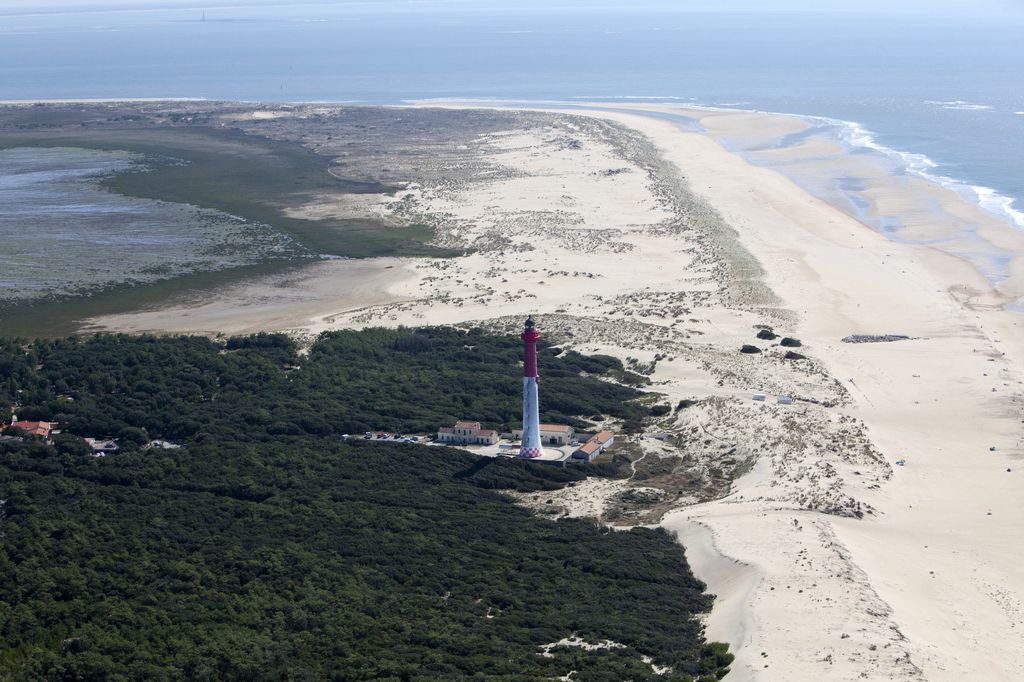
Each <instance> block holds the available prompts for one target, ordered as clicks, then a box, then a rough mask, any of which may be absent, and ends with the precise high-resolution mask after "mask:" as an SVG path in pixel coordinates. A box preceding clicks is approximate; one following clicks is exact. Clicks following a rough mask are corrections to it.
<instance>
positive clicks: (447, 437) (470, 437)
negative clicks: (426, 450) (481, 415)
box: [437, 421, 498, 445]
mask: <svg viewBox="0 0 1024 682" xmlns="http://www.w3.org/2000/svg"><path fill="white" fill-rule="evenodd" d="M437 441H438V442H439V443H451V444H452V445H494V444H495V443H497V442H498V432H497V431H494V430H493V429H485V428H483V427H482V426H481V425H480V422H470V421H457V422H455V426H442V427H441V428H440V429H438V430H437Z"/></svg>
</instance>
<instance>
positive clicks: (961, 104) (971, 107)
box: [925, 99, 992, 111]
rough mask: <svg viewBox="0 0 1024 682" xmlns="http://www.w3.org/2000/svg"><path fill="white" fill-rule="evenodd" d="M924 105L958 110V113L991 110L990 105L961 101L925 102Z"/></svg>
mask: <svg viewBox="0 0 1024 682" xmlns="http://www.w3.org/2000/svg"><path fill="white" fill-rule="evenodd" d="M925 104H931V105H933V106H937V107H942V108H943V109H959V110H960V111H989V110H991V109H992V105H991V104H976V103H974V102H965V101H964V100H962V99H957V100H953V101H952V102H939V101H936V100H925Z"/></svg>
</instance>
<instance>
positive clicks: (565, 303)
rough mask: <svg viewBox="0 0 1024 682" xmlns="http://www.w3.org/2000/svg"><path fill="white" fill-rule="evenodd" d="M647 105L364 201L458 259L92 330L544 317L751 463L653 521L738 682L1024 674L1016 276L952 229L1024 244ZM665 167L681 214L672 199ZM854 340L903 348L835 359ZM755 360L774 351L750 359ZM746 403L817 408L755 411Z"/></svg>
mask: <svg viewBox="0 0 1024 682" xmlns="http://www.w3.org/2000/svg"><path fill="white" fill-rule="evenodd" d="M447 106H458V105H455V104H451V105H447ZM467 106H468V105H467ZM473 106H480V105H479V104H476V103H474V104H473ZM625 109H632V110H634V111H624V110H625ZM545 111H547V112H548V113H551V110H545ZM646 111H650V112H655V113H665V112H667V111H671V112H676V113H679V112H681V111H682V110H680V109H677V108H674V107H665V106H659V105H649V106H648V105H631V106H630V107H623V106H617V107H616V109H615V110H614V111H612V110H607V109H602V108H600V107H598V106H596V105H595V106H594V107H591V108H589V109H585V110H584V109H579V108H573V109H566V110H565V111H564V113H565V114H566V116H567V118H562V119H559V120H557V121H555V122H548V123H545V124H543V125H537V126H535V127H530V128H525V129H519V130H510V131H508V132H507V133H506V134H501V135H492V136H488V137H486V138H485V139H481V140H479V147H480V150H481V154H484V155H486V157H487V158H488V160H489V161H490V162H492V163H496V164H499V165H501V166H502V167H504V168H507V169H509V172H508V173H507V174H505V175H502V176H500V177H480V178H479V179H477V180H476V181H474V182H473V183H470V184H469V185H468V186H464V187H441V186H438V187H420V186H410V187H409V188H407V189H406V190H405V191H404V192H399V193H398V196H397V197H380V199H379V202H380V205H379V210H381V211H384V212H389V213H391V214H392V215H394V216H395V217H396V218H397V219H404V220H409V221H414V220H424V219H433V220H434V223H436V224H437V225H438V226H439V230H440V241H441V243H443V244H445V245H460V246H469V247H474V248H476V249H477V250H476V251H475V252H474V253H472V254H471V255H468V256H465V257H462V258H458V259H449V260H405V261H396V262H394V263H391V262H389V263H388V264H389V265H392V266H394V267H393V268H391V269H382V268H381V267H378V265H376V264H373V265H371V264H366V265H364V266H362V267H364V268H368V269H367V270H366V273H364V274H365V275H366V277H365V278H364V277H363V275H359V279H358V280H355V281H358V282H359V284H358V285H357V286H354V287H352V288H351V292H350V291H349V289H347V288H345V287H351V284H352V282H353V281H354V280H353V272H351V271H348V270H346V269H345V268H352V267H356V266H353V265H346V266H344V267H343V266H331V265H329V264H325V265H324V266H323V267H324V269H325V272H322V273H319V274H321V275H324V278H321V279H320V280H319V281H318V283H316V284H312V283H310V282H311V281H312V280H310V281H309V282H307V283H306V284H303V285H302V289H303V290H304V291H306V292H307V293H308V295H307V296H305V297H304V298H302V299H301V300H302V304H301V305H289V303H288V301H289V299H288V297H289V296H293V295H294V294H293V293H292V292H291V290H290V289H288V287H284V290H285V291H284V292H282V291H277V292H276V293H274V291H273V287H271V286H269V285H261V287H262V288H261V289H259V291H260V292H264V293H267V292H269V293H267V300H266V301H264V302H263V303H258V302H257V304H249V305H248V307H239V301H241V300H243V299H246V298H249V297H250V293H247V291H246V289H245V288H244V287H243V288H241V289H239V290H237V291H233V292H228V295H225V296H222V297H217V298H216V299H215V300H213V301H208V302H205V303H204V304H203V306H202V307H196V306H190V305H185V306H178V307H176V308H172V309H164V310H157V311H146V312H142V313H133V314H127V315H119V316H116V317H108V318H98V319H95V320H93V321H92V324H93V325H94V328H100V329H121V330H131V331H145V330H153V331H203V332H215V331H224V332H240V331H251V330H255V329H261V328H265V329H290V330H293V331H295V332H297V333H302V334H315V333H317V332H319V331H322V330H326V329H332V328H337V327H361V326H369V325H398V324H406V325H423V324H446V323H464V322H470V321H482V322H484V323H486V324H488V325H491V326H493V327H494V328H497V329H509V330H511V329H513V328H515V326H516V325H517V324H518V323H519V322H520V321H521V318H522V317H523V316H524V315H525V314H527V313H534V314H535V315H537V316H538V319H539V321H540V326H541V332H542V333H547V334H552V335H555V334H560V335H562V336H563V338H566V339H568V341H567V343H568V345H572V346H573V347H576V348H578V349H580V350H581V351H585V352H594V351H599V352H606V353H612V354H615V355H617V356H619V357H622V358H626V357H632V358H636V359H637V360H638V361H639V362H643V363H646V362H650V361H656V365H655V367H654V371H653V374H652V375H651V378H652V380H653V382H654V384H653V385H652V390H656V391H658V392H660V393H663V394H665V395H666V396H667V400H668V401H670V402H671V403H672V404H673V405H674V404H675V403H676V402H678V401H679V400H680V399H682V398H695V399H698V400H699V401H700V403H699V404H698V405H697V406H696V407H694V408H689V409H687V410H679V411H677V412H675V413H674V414H673V415H672V416H671V417H670V418H669V419H668V420H666V422H665V423H664V424H663V425H662V428H665V429H666V430H669V431H672V432H677V433H680V434H691V433H698V432H701V433H702V434H709V435H711V436H714V438H711V437H707V438H705V437H704V436H703V435H702V436H701V438H697V437H695V436H694V437H693V438H692V440H690V441H687V443H688V444H687V446H686V447H684V454H683V457H684V460H685V461H687V462H688V465H690V466H693V467H695V468H703V469H704V470H709V469H710V468H712V467H715V466H718V465H719V464H720V463H721V462H722V461H723V458H724V455H723V449H724V448H723V446H722V444H726V445H729V446H732V450H733V451H735V452H736V453H737V454H736V455H734V456H733V455H730V456H733V457H740V456H741V455H742V456H744V457H746V458H748V460H749V462H750V463H751V464H752V470H751V472H750V473H749V474H747V475H746V476H744V477H743V478H742V479H740V480H739V481H738V482H737V483H736V484H735V485H734V486H733V488H732V490H731V492H730V494H728V495H727V496H726V497H724V498H722V499H717V500H713V501H705V502H700V503H693V502H697V501H696V500H691V501H690V502H691V504H686V503H685V501H684V500H679V501H678V503H677V504H676V507H678V508H677V510H676V511H672V512H671V513H669V514H668V515H666V516H665V517H664V519H663V520H662V522H661V523H662V525H663V526H665V527H666V528H669V529H672V530H675V531H678V532H679V533H680V535H681V536H682V537H683V539H684V541H686V542H688V543H689V544H690V546H691V549H690V550H689V552H690V558H691V562H692V563H693V565H694V568H695V570H696V571H697V573H698V575H699V576H700V577H702V578H704V579H705V580H706V582H708V584H709V585H710V587H711V589H713V590H714V591H715V592H717V594H718V600H717V601H716V608H715V611H714V612H713V613H712V614H711V617H710V619H709V623H708V632H709V635H710V636H711V637H712V638H714V639H718V640H723V641H728V642H729V643H730V644H731V645H732V646H733V650H734V653H735V654H736V656H737V660H736V664H735V665H734V671H733V673H731V674H730V677H729V678H728V679H734V678H735V679H737V680H749V679H753V680H780V681H781V680H785V681H787V682H790V681H794V680H797V681H808V682H811V681H817V680H864V679H869V680H881V679H927V680H961V679H964V678H967V677H971V678H973V677H982V678H984V679H986V680H1008V681H1009V680H1021V679H1024V565H1022V564H1021V561H1020V557H1021V556H1024V504H1022V503H1021V499H1022V494H1024V479H1022V476H1024V461H1022V457H1021V455H1022V452H1024V450H1022V445H1021V424H1022V419H1024V402H1022V390H1021V389H1022V385H1024V384H1022V380H1024V366H1022V364H1021V363H1022V362H1024V357H1022V356H1021V354H1022V351H1024V345H1022V341H1024V338H1022V332H1024V328H1022V326H1021V320H1024V318H1022V317H1021V316H1020V315H1019V314H1017V313H1011V312H1007V311H1005V310H1004V308H1003V307H1002V306H1003V305H1005V304H1006V303H1008V302H1011V301H1013V300H1015V299H1016V298H1017V297H1019V296H1021V295H1022V294H1024V267H1022V262H1024V261H1022V260H1021V258H1020V257H1019V256H1018V257H1016V258H1015V259H1014V260H1013V261H1012V262H1011V263H1010V265H1009V267H1008V272H1009V273H1010V276H1009V277H1008V278H1006V279H1005V280H1004V281H1003V282H1002V283H1000V284H999V286H997V287H993V286H992V285H991V284H990V282H989V281H987V280H986V278H985V277H983V276H982V275H981V274H980V273H979V272H978V271H977V270H976V269H975V268H974V267H972V265H971V264H970V263H969V262H968V261H966V260H964V259H962V258H960V257H958V256H956V255H953V253H954V252H955V251H957V248H959V247H958V242H957V239H958V237H957V236H956V230H957V225H958V223H957V222H956V221H961V222H969V223H971V224H974V225H977V232H978V234H979V235H981V236H982V237H983V238H984V239H985V240H987V241H988V242H989V243H991V244H999V245H1001V246H1004V247H1005V248H1007V249H1009V250H1010V251H1012V252H1015V253H1024V236H1022V235H1021V234H1020V233H1019V232H1016V231H1014V230H1013V229H1012V228H1011V227H1010V226H1009V225H1008V224H1005V223H1002V222H1001V221H999V220H998V219H996V218H994V217H992V216H989V215H988V214H985V213H984V212H983V211H981V210H980V209H978V208H977V207H974V206H973V205H970V204H968V203H967V202H966V201H964V200H963V199H962V198H961V197H959V196H958V195H957V194H956V193H954V192H952V191H949V190H944V189H942V188H940V187H938V186H933V185H929V184H928V183H925V182H924V181H920V182H917V181H910V180H905V179H904V180H892V181H891V182H890V181H887V179H886V178H885V177H883V176H881V175H877V174H876V175H871V174H870V173H869V172H868V170H865V169H861V170H862V171H863V172H862V175H863V176H864V177H863V179H864V180H865V181H866V182H867V183H868V185H869V189H868V191H869V192H870V194H871V196H872V201H873V205H872V206H871V208H870V209H869V210H873V211H879V212H883V213H885V212H888V213H893V212H902V213H901V214H903V213H905V214H906V215H907V216H908V228H907V229H908V233H909V234H912V235H913V236H914V237H915V238H922V237H923V236H928V235H932V234H934V235H937V236H940V237H942V238H943V239H944V240H945V242H944V243H943V245H944V246H945V247H946V250H942V249H940V248H938V247H937V246H925V245H920V244H912V243H906V242H895V241H892V240H890V239H888V238H886V237H885V236H883V235H881V234H879V233H878V232H876V231H875V230H873V229H871V228H870V227H868V226H867V225H865V224H863V223H861V222H859V221H858V220H857V219H855V218H853V217H851V216H850V215H848V214H847V213H844V212H843V211H841V210H839V209H837V208H836V207H834V206H832V205H830V204H829V203H826V201H824V200H821V199H818V198H815V197H814V196H812V195H811V194H809V193H808V192H807V191H805V190H804V189H802V188H801V187H800V186H798V185H797V184H796V183H795V182H794V181H792V180H790V179H789V178H787V177H786V176H784V175H783V174H781V173H780V172H778V171H777V170H774V169H771V168H767V167H762V166H755V165H752V164H751V163H749V162H748V161H746V160H744V159H743V158H742V157H740V156H739V155H737V154H733V153H730V152H728V151H726V150H725V148H724V147H723V146H722V144H721V142H720V141H719V139H718V137H735V136H741V135H746V136H749V137H757V136H764V137H771V136H778V135H782V134H785V133H786V132H792V131H793V130H799V129H800V126H801V125H803V123H802V122H801V121H800V120H798V119H795V118H792V117H784V116H774V115H767V114H751V113H748V112H726V111H709V110H688V111H685V112H684V113H686V114H687V115H688V116H691V117H692V118H694V119H697V120H699V122H700V125H701V126H702V128H703V129H704V131H705V132H703V133H701V132H696V131H694V130H693V129H687V128H683V127H681V126H680V125H679V124H677V123H675V122H673V121H670V120H665V119H663V118H656V117H650V116H647V115H645V112H646ZM603 122H611V123H614V124H615V125H614V126H608V125H607V123H603ZM620 126H621V128H620ZM645 145H646V146H645ZM651 149H653V150H655V151H656V152H657V153H656V154H654V155H653V156H652V154H651ZM804 151H805V152H806V154H807V157H808V159H809V158H810V157H811V156H814V157H820V156H821V155H822V153H823V151H827V150H824V149H823V148H822V145H821V143H815V145H814V147H813V148H812V149H809V150H804ZM833 151H834V150H833ZM788 153H789V154H790V155H791V156H799V154H800V153H803V152H801V151H800V150H797V151H792V150H791V151H790V152H788ZM658 155H660V159H659V158H655V157H656V156H658ZM791 160H792V159H791ZM797 161H799V159H797ZM664 162H667V164H668V165H659V164H664ZM841 162H842V160H841V159H831V160H827V161H816V162H815V161H811V160H807V161H806V163H807V164H808V168H807V169H806V171H807V172H815V171H814V169H813V168H812V167H810V165H811V164H813V163H823V164H825V163H830V164H837V163H841ZM673 168H674V169H678V173H679V174H680V175H681V176H683V177H684V178H685V182H686V183H687V184H688V186H689V188H690V189H691V190H692V192H693V193H694V194H695V195H696V197H691V196H689V195H688V194H686V193H685V192H676V191H675V190H674V189H673V185H672V183H673V182H677V183H678V179H677V178H676V179H673V178H674V176H673V172H674V171H673ZM856 172H858V171H857V169H856V168H852V169H851V173H856ZM925 205H930V206H933V207H935V208H933V209H932V210H931V211H930V212H929V211H926V210H925V209H924V208H922V207H923V206H925ZM330 208H331V207H330V206H329V205H327V206H325V205H324V204H323V203H322V202H321V203H319V204H317V205H315V206H310V207H309V210H310V211H311V212H312V213H314V214H317V215H323V214H324V211H329V210H330ZM342 208H343V207H341V206H339V207H338V208H337V210H339V211H340V210H342ZM439 216H440V217H439ZM719 216H720V217H721V218H722V219H724V222H725V223H726V225H727V226H728V227H726V226H723V225H722V224H721V220H719ZM431 217H433V218H431ZM729 228H731V230H730V229H729ZM940 246H942V245H940ZM331 267H333V268H336V272H331V273H327V272H326V269H328V268H331ZM309 292H312V293H309ZM318 292H319V293H318ZM328 292H329V295H328ZM757 324H765V325H770V326H772V327H773V328H775V330H776V331H777V332H779V333H780V334H784V335H787V336H793V337H797V338H799V339H801V340H802V342H803V346H802V347H801V348H798V349H797V350H799V351H800V352H801V353H802V354H805V355H806V356H807V357H808V359H807V360H802V361H796V362H794V361H788V360H785V359H783V357H782V354H783V352H784V351H785V349H780V348H779V347H778V345H777V344H778V341H774V342H765V341H760V340H758V339H756V338H755V336H754V334H755V332H756V329H755V328H754V325H757ZM569 334H571V336H568V335H569ZM850 334H904V335H908V336H911V337H914V338H913V339H911V340H906V341H899V342H893V343H865V344H849V343H842V342H841V341H840V339H842V338H843V337H845V336H848V335H850ZM746 343H755V344H758V345H759V346H761V347H762V348H763V349H764V352H763V353H761V354H758V355H752V356H751V355H740V354H739V353H738V349H739V347H740V346H741V345H742V344H746ZM755 391H765V392H767V393H769V394H770V396H774V395H778V394H789V395H797V396H800V397H803V398H807V399H808V401H806V402H803V401H802V402H801V403H800V405H799V408H798V409H797V408H793V409H790V408H788V407H785V406H781V405H777V404H774V402H772V401H768V402H767V403H765V404H761V403H753V402H752V401H751V400H750V396H751V394H752V393H753V392H755ZM467 416H469V415H467ZM644 447H648V446H646V445H645V446H644ZM993 448H994V449H993ZM651 452H652V453H653V454H652V455H651V456H662V454H661V453H659V452H654V451H651ZM897 460H900V461H903V462H905V464H904V465H901V466H895V463H896V461H897ZM617 492H619V490H617V489H616V486H614V485H607V484H605V483H602V484H601V485H592V486H590V487H584V488H578V489H570V490H569V491H566V492H565V494H564V495H563V499H562V500H561V501H562V502H563V503H564V504H565V506H566V508H567V510H568V511H569V512H570V513H578V514H594V513H602V510H603V509H604V508H605V507H606V506H607V503H608V501H609V499H611V497H612V496H614V495H615V494H616V493H617ZM858 516H862V517H863V518H858Z"/></svg>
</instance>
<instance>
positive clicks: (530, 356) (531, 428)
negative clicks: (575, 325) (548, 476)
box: [519, 317, 544, 459]
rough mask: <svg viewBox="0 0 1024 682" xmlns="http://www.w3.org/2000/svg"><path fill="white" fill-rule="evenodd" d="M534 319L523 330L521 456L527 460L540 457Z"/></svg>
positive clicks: (537, 336)
mask: <svg viewBox="0 0 1024 682" xmlns="http://www.w3.org/2000/svg"><path fill="white" fill-rule="evenodd" d="M533 327H534V322H533V317H530V318H527V320H526V327H525V329H523V333H522V336H521V337H520V338H522V340H523V440H522V445H521V447H520V448H519V456H520V457H524V458H526V459H533V458H535V457H540V456H541V455H543V454H544V451H543V450H542V449H541V447H540V407H539V405H538V400H537V381H538V377H537V339H539V338H540V334H539V333H538V332H537V330H536V329H534V328H533Z"/></svg>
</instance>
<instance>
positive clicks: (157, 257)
mask: <svg viewBox="0 0 1024 682" xmlns="http://www.w3.org/2000/svg"><path fill="white" fill-rule="evenodd" d="M147 172H148V168H147V167H146V166H145V165H144V160H143V159H142V157H140V156H139V155H136V154H132V153H129V152H116V151H98V150H92V149H82V148H66V147H56V148H45V149H40V148H28V147H14V148H10V149H3V150H0V203H2V204H3V206H4V210H3V212H2V213H0V238H2V239H3V242H4V245H5V248H4V249H3V251H2V252H0V302H5V303H32V302H38V301H40V300H48V299H61V298H70V297H74V296H80V295H87V294H89V293H91V292H95V291H97V290H103V289H107V288H109V287H111V286H114V285H119V284H124V285H141V284H149V283H153V282H156V281H159V280H166V279H171V278H174V277H178V276H181V275H186V274H191V273H196V272H205V271H214V270H225V269H230V268H236V267H240V266H245V265H252V264H254V263H257V262H263V261H267V260H271V259H281V258H284V259H287V258H303V257H308V255H309V251H308V249H306V248H305V247H303V246H301V245H300V244H299V243H298V242H297V241H296V240H295V239H293V238H291V237H289V236H288V235H285V234H283V233H280V232H277V231H275V230H274V229H272V228H271V227H269V226H267V225H264V224H260V223H253V222H250V221H246V220H244V219H241V218H237V217H234V216H232V215H229V214H227V213H224V212H221V211H217V210H213V209H206V208H198V207H195V206H192V205H189V204H183V203H177V202H168V201H158V200H154V199H140V198H135V197H130V196H125V195H123V194H119V193H117V192H112V191H109V190H107V189H105V188H104V187H103V186H102V185H101V183H102V182H103V181H104V180H106V179H109V178H112V177H114V176H116V175H117V174H131V175H135V174H145V173H147Z"/></svg>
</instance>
